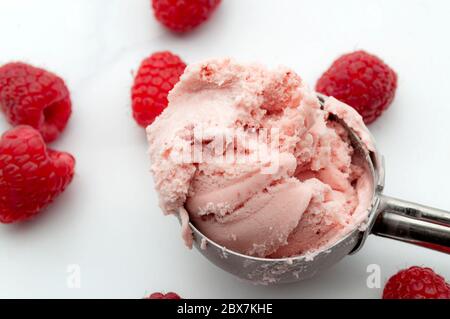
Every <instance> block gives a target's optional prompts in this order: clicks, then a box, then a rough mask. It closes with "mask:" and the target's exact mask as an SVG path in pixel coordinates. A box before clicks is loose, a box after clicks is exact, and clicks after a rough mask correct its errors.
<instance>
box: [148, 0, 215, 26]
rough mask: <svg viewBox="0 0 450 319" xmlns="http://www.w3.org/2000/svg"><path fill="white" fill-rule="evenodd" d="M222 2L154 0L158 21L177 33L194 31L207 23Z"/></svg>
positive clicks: (210, 0) (211, 0)
mask: <svg viewBox="0 0 450 319" xmlns="http://www.w3.org/2000/svg"><path fill="white" fill-rule="evenodd" d="M220 1H221V0H152V6H153V10H154V13H155V17H156V19H157V20H158V21H159V22H161V23H162V24H163V25H165V26H166V27H167V28H169V29H170V30H172V31H175V32H186V31H189V30H192V29H193V28H195V27H197V26H198V25H200V24H202V23H203V22H204V21H206V20H207V19H208V18H209V16H210V15H211V14H212V13H213V12H214V10H215V9H216V8H217V6H218V5H219V4H220Z"/></svg>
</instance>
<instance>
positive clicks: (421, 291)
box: [383, 266, 450, 299]
mask: <svg viewBox="0 0 450 319" xmlns="http://www.w3.org/2000/svg"><path fill="white" fill-rule="evenodd" d="M383 299H450V285H449V284H447V283H446V282H445V279H444V278H442V277H441V276H439V275H438V274H436V273H435V272H434V271H433V270H432V269H430V268H422V267H417V266H414V267H411V268H408V269H404V270H401V271H399V272H398V273H397V274H396V275H394V276H392V277H391V278H390V279H389V280H388V282H387V283H386V285H385V286H384V291H383Z"/></svg>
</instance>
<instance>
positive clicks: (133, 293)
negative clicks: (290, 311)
mask: <svg viewBox="0 0 450 319" xmlns="http://www.w3.org/2000/svg"><path fill="white" fill-rule="evenodd" d="M149 2H150V1H149V0H126V1H125V0H77V1H69V0H65V1H62V0H33V1H32V0H20V1H16V0H0V64H3V63H6V62H9V61H11V60H22V61H26V62H29V63H32V64H35V65H38V66H43V67H45V68H48V69H50V70H52V71H54V72H56V73H58V74H59V75H61V76H62V77H63V78H64V79H65V80H66V81H67V84H68V86H69V88H70V90H71V92H72V99H73V116H72V118H71V120H70V123H69V125H68V127H67V129H66V131H65V133H64V134H63V135H62V136H61V138H60V139H59V140H58V141H57V142H55V143H53V145H52V147H54V148H56V149H61V150H67V151H70V152H71V153H73V154H74V155H75V157H76V159H77V167H76V176H75V179H74V181H73V183H72V185H71V186H70V187H69V188H68V189H67V191H66V192H65V193H64V194H63V195H62V196H61V197H59V198H58V200H57V201H56V202H55V203H54V204H53V205H52V206H51V207H50V208H49V209H48V210H47V211H46V212H45V213H44V214H42V215H40V216H39V217H37V218H36V219H34V220H33V221H31V222H27V223H23V224H19V225H0V297H25V298H32V297H43V298H46V297H56V298H72V297H75V298H78V297H88V298H91V297H95V298H102V297H104V298H141V297H143V296H144V295H145V294H147V293H150V292H153V291H176V292H178V293H179V294H181V295H182V296H183V297H186V298H201V297H204V298H208V297H211V298H218V297H235V298H240V297H247V298H260V297H262V298H315V297H343V298H347V297H358V298H379V297H380V295H381V289H369V288H367V286H366V278H367V272H366V267H367V266H368V265H369V264H373V263H374V264H378V265H380V267H381V278H382V284H384V282H385V280H386V279H387V278H388V277H389V276H391V275H392V274H394V273H395V272H396V271H398V270H399V269H402V268H405V267H407V266H411V265H426V266H430V267H433V268H434V269H435V270H436V271H437V272H439V273H441V274H442V275H444V276H446V277H447V278H448V279H450V257H449V256H448V255H444V254H440V253H437V252H433V251H429V250H426V249H422V248H416V247H413V246H409V245H407V244H403V243H400V242H395V241H392V240H387V239H381V238H376V237H374V236H371V237H370V238H369V240H368V241H367V244H366V246H365V247H364V248H363V250H362V251H361V252H360V253H358V254H357V255H355V256H351V257H347V258H345V260H343V261H342V262H341V263H339V264H338V265H336V266H335V267H334V268H332V269H330V270H329V271H327V272H326V273H324V274H323V275H322V276H320V277H316V278H313V279H311V280H308V281H305V282H302V283H298V284H293V285H286V286H278V287H261V286H253V285H250V284H247V283H243V282H240V281H239V280H237V279H235V278H234V277H232V276H231V275H228V274H227V273H224V272H223V271H221V270H219V269H217V268H215V266H213V265H211V264H209V263H208V262H207V261H206V260H205V259H203V258H202V257H201V256H200V255H199V253H197V252H196V251H189V250H187V249H186V248H185V247H184V245H183V242H182V240H181V239H180V227H179V225H178V222H177V221H176V219H175V218H173V217H164V216H163V215H162V213H161V212H160V210H159V208H158V205H157V199H156V194H155V191H154V190H153V182H152V179H151V176H150V174H149V172H148V170H149V162H148V159H147V156H146V148H147V146H146V141H145V136H144V132H143V130H142V129H141V128H139V127H138V126H137V125H136V124H135V123H134V122H133V120H132V118H131V111H130V98H129V91H130V86H131V84H132V71H133V70H136V68H137V67H138V65H139V63H140V61H141V59H142V58H144V57H146V56H147V55H149V54H150V53H152V52H154V51H157V50H166V49H169V50H172V51H173V52H176V53H178V54H180V55H181V56H182V57H183V58H184V59H185V61H198V60H201V59H205V58H210V57H216V56H233V57H235V58H238V59H242V60H244V61H259V62H262V63H265V64H269V65H272V66H274V65H278V64H284V65H287V66H290V67H292V68H293V69H295V70H296V71H297V72H298V73H299V74H300V75H301V76H302V77H303V78H304V79H305V80H306V81H308V82H309V83H310V84H311V85H314V83H315V81H316V79H317V78H318V77H319V76H320V74H321V73H322V72H323V71H324V70H325V69H326V68H327V67H328V66H329V64H330V63H331V62H332V60H333V59H334V58H336V57H337V56H338V55H340V54H342V53H345V52H349V51H353V50H355V49H365V50H368V51H370V52H373V53H375V54H378V55H379V56H381V57H382V58H383V59H385V61H386V62H387V63H388V64H390V65H391V66H392V67H393V68H394V69H395V70H396V71H397V72H398V75H399V87H398V91H397V96H396V99H395V102H394V103H393V104H392V106H391V107H390V109H389V111H387V112H386V113H385V114H384V115H383V116H382V118H380V119H379V120H378V121H377V122H376V123H374V124H373V125H371V126H370V129H371V130H372V132H373V134H374V135H375V137H376V139H377V141H378V146H379V148H380V150H381V151H382V153H383V154H384V155H385V157H386V168H387V178H386V193H388V194H390V195H393V196H396V197H401V198H405V199H409V200H413V201H417V202H420V203H426V204H429V205H432V206H436V207H442V208H447V209H450V194H449V188H448V180H449V178H450V168H449V163H450V124H449V118H450V103H449V102H448V100H449V99H448V94H449V92H450V81H449V72H450V58H449V57H450V46H449V41H448V30H450V19H449V18H448V12H449V11H450V2H449V1H446V0H440V1H438V0H433V1H425V0H422V1H419V0H408V1H406V0H405V1H400V0H386V1H359V0H354V1H349V0H340V1H333V0H329V1H324V0H320V1H318V0H314V1H312V0H302V1H300V0H284V1H280V0H276V1H275V0H272V1H269V0H267V1H262V0H224V1H223V3H222V5H221V7H220V9H219V10H218V11H217V12H216V14H215V15H214V17H213V19H211V21H209V23H207V24H205V25H203V26H202V27H201V28H199V29H197V30H196V31H195V32H192V33H190V34H187V35H183V36H175V35H173V34H171V33H169V32H167V31H166V30H164V29H163V28H162V27H160V26H159V25H158V24H157V23H156V21H155V20H154V18H153V16H152V12H151V10H150V5H149ZM0 121H1V122H0V128H1V130H2V131H4V130H6V129H7V128H8V127H9V125H7V124H6V122H5V121H4V119H3V117H1V120H0ZM70 264H77V265H79V266H80V267H81V288H80V289H69V288H68V287H67V276H68V273H67V267H68V265H70Z"/></svg>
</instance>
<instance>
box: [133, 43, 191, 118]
mask: <svg viewBox="0 0 450 319" xmlns="http://www.w3.org/2000/svg"><path fill="white" fill-rule="evenodd" d="M185 68H186V64H184V62H183V61H182V60H181V59H180V57H178V56H177V55H174V54H172V53H171V52H169V51H164V52H156V53H153V54H152V55H151V56H150V57H148V58H146V59H145V60H144V61H142V63H141V66H140V67H139V70H138V73H137V75H136V77H135V78H134V84H133V88H132V90H131V99H132V108H133V117H134V119H135V120H136V122H137V123H138V124H139V125H140V126H143V127H146V126H148V125H150V124H152V123H153V121H154V120H155V118H156V117H157V116H158V115H159V114H161V112H162V111H163V110H164V109H165V108H166V107H167V103H168V102H167V95H168V93H169V91H170V90H172V88H173V87H174V85H175V84H176V83H177V82H178V81H179V80H180V76H181V74H183V72H184V69H185Z"/></svg>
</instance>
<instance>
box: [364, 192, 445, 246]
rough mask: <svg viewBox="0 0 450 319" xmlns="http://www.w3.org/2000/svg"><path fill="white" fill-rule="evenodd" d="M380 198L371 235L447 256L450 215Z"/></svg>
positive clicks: (441, 211)
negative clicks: (428, 249)
mask: <svg viewBox="0 0 450 319" xmlns="http://www.w3.org/2000/svg"><path fill="white" fill-rule="evenodd" d="M380 196H381V198H380V200H381V201H380V205H379V206H378V215H377V219H376V220H375V223H374V226H373V228H372V233H373V234H375V235H378V236H382V237H387V238H392V239H397V240H400V241H403V242H407V243H411V244H415V245H419V246H422V247H426V248H431V249H434V250H437V251H441V252H444V253H447V254H450V212H447V211H444V210H441V209H436V208H432V207H428V206H424V205H420V204H416V203H411V202H408V201H404V200H401V199H396V198H392V197H389V196H386V195H380Z"/></svg>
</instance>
